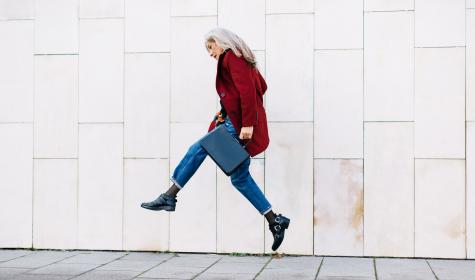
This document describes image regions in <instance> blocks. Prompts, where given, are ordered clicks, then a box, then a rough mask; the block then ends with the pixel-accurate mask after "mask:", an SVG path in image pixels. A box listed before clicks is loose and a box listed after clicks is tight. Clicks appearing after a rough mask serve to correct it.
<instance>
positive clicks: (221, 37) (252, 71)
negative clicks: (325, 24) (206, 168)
mask: <svg viewBox="0 0 475 280" xmlns="http://www.w3.org/2000/svg"><path fill="white" fill-rule="evenodd" d="M205 46H206V49H207V51H208V52H209V54H210V56H212V57H214V58H215V59H216V60H217V61H218V63H217V73H216V90H217V93H218V96H219V97H220V103H221V111H219V112H217V113H216V115H215V118H214V120H213V121H212V122H211V124H210V126H209V128H208V132H210V131H211V130H213V129H214V128H215V127H217V126H219V125H224V126H225V128H226V130H227V131H228V132H229V133H231V135H233V136H234V137H235V138H236V139H238V141H240V142H244V140H247V141H246V142H248V141H249V143H248V144H247V145H246V150H247V151H248V153H249V155H250V156H251V157H253V156H255V155H257V154H259V153H261V152H263V151H264V150H265V149H266V148H267V146H268V144H269V136H268V131H267V119H266V113H265V110H264V106H263V97H262V96H263V95H264V93H265V91H266V89H267V85H266V83H265V81H264V79H263V78H262V76H261V74H260V73H259V70H258V69H257V67H256V60H255V57H254V54H253V53H252V51H251V50H250V48H249V47H248V46H247V44H246V43H245V42H244V41H243V40H242V39H241V38H239V37H238V36H237V35H236V34H234V33H233V32H231V31H229V30H227V29H224V28H215V29H213V30H211V31H210V32H209V33H208V34H207V35H206V36H205ZM235 128H238V129H237V130H236V129H235ZM238 135H239V136H238ZM200 140H201V139H200ZM200 140H198V141H196V142H195V143H194V144H193V145H191V146H190V148H189V149H188V151H187V153H186V155H185V156H184V157H183V159H182V160H181V161H180V163H179V164H178V166H177V167H176V169H175V171H174V172H173V176H171V178H170V180H171V181H172V182H173V185H172V186H171V187H170V188H169V189H168V191H167V192H166V193H162V194H161V195H160V196H159V197H158V198H156V199H155V200H154V201H151V202H147V203H142V205H141V206H142V207H143V208H146V209H150V210H166V211H175V205H176V201H177V200H176V196H177V193H178V191H180V190H181V189H182V188H183V187H184V185H185V184H186V183H187V182H188V180H189V179H190V178H191V176H193V174H194V173H195V171H196V170H197V169H198V167H199V166H200V165H201V163H202V162H203V161H204V159H205V158H206V156H207V153H206V151H205V150H204V149H203V148H202V147H201V146H200V143H199V142H200ZM250 162H251V159H250V158H248V159H247V160H246V161H245V162H244V163H243V164H241V165H240V166H239V167H238V168H237V170H236V171H235V172H233V173H232V174H231V175H230V177H231V182H232V184H233V186H234V187H235V188H236V189H237V190H238V191H239V192H240V193H241V194H242V195H244V196H245V197H246V198H247V199H248V200H249V202H250V203H251V204H252V205H253V206H254V207H255V208H256V209H257V211H259V213H260V214H262V215H264V216H265V217H266V219H267V222H268V223H269V229H270V231H271V232H272V235H273V237H274V243H273V244H272V250H274V251H275V250H277V248H278V247H279V246H280V244H281V243H282V241H283V239H284V232H285V229H287V228H288V226H289V223H290V219H289V218H287V217H285V216H283V215H282V214H278V215H276V214H275V213H274V212H273V211H272V207H271V205H270V203H269V202H268V201H267V199H266V197H265V196H264V194H263V193H262V191H261V190H260V189H259V187H258V186H257V184H256V182H255V181H254V180H253V179H252V177H251V175H250V173H249V165H250Z"/></svg>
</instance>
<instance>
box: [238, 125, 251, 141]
mask: <svg viewBox="0 0 475 280" xmlns="http://www.w3.org/2000/svg"><path fill="white" fill-rule="evenodd" d="M253 130H254V127H253V126H244V127H242V128H241V133H240V134H239V138H240V139H251V138H252V131H253Z"/></svg>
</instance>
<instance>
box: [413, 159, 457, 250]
mask: <svg viewBox="0 0 475 280" xmlns="http://www.w3.org/2000/svg"><path fill="white" fill-rule="evenodd" d="M415 195H416V199H415V257H431V258H442V257H444V258H465V160H446V159H416V166H415Z"/></svg>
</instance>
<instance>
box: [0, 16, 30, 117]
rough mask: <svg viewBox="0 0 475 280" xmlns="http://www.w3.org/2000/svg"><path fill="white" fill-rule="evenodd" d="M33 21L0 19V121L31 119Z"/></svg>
mask: <svg viewBox="0 0 475 280" xmlns="http://www.w3.org/2000/svg"><path fill="white" fill-rule="evenodd" d="M33 32H34V23H33V21H31V20H20V21H0V38H1V41H2V43H1V44H0V61H1V63H0V122H31V121H33V84H34V82H33V81H34V65H33V64H34V58H33V48H34V33H33Z"/></svg>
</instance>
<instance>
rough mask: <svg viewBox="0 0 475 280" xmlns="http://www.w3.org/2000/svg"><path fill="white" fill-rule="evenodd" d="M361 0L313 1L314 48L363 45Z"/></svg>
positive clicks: (339, 47) (347, 47) (358, 46)
mask: <svg viewBox="0 0 475 280" xmlns="http://www.w3.org/2000/svg"><path fill="white" fill-rule="evenodd" d="M362 10H363V0H357V1H355V0H316V1H315V48H316V49H350V48H362V47H363V11H362Z"/></svg>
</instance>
